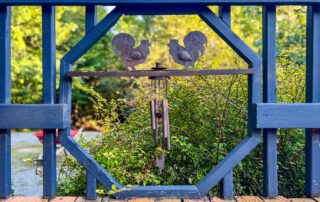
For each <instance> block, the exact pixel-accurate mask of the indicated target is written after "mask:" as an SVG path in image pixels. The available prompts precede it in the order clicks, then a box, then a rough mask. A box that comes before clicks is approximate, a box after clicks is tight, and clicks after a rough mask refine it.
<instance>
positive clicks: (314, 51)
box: [299, 6, 320, 197]
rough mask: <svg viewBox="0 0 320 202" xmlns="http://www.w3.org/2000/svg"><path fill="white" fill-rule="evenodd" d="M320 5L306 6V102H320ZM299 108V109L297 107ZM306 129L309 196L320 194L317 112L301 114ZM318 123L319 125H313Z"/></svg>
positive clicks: (306, 190) (319, 135)
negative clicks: (307, 122)
mask: <svg viewBox="0 0 320 202" xmlns="http://www.w3.org/2000/svg"><path fill="white" fill-rule="evenodd" d="M319 39H320V7H319V6H313V7H308V10H307V53H306V56H307V65H306V67H307V70H306V102H307V103H314V102H316V103H319V102H320V44H319ZM299 110H301V109H300V108H299ZM303 117H304V118H305V120H304V121H305V122H306V121H308V120H309V124H305V125H304V126H303V127H304V128H309V129H306V141H305V142H306V149H305V152H306V176H305V180H306V184H305V193H306V195H307V196H309V197H319V196H320V172H319V171H320V158H319V153H320V145H319V142H320V131H319V130H311V129H310V128H320V125H319V124H316V123H319V122H318V119H317V118H318V116H317V112H316V111H313V112H311V110H310V113H309V114H303ZM314 125H319V126H314Z"/></svg>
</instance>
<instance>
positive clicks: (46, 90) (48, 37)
mask: <svg viewBox="0 0 320 202" xmlns="http://www.w3.org/2000/svg"><path fill="white" fill-rule="evenodd" d="M55 35H56V31H55V7H54V6H43V7H42V47H43V52H42V54H43V55H42V56H43V91H42V93H43V94H42V97H43V103H44V104H55V103H56V36H55ZM56 187H57V172H56V129H43V197H45V198H53V197H55V195H56V189H57V188H56Z"/></svg>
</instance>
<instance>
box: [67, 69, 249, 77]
mask: <svg viewBox="0 0 320 202" xmlns="http://www.w3.org/2000/svg"><path fill="white" fill-rule="evenodd" d="M253 73H254V70H253V69H210V70H166V71H153V70H137V71H99V72H95V71H89V72H81V71H69V72H68V76H69V77H82V76H93V77H131V76H133V77H144V76H162V77H166V76H206V75H233V74H235V75H239V74H242V75H248V74H253Z"/></svg>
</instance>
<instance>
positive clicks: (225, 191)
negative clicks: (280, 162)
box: [219, 5, 233, 199]
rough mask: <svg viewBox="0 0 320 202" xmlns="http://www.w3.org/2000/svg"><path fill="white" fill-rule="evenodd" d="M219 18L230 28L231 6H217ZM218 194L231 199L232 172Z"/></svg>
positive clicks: (225, 179)
mask: <svg viewBox="0 0 320 202" xmlns="http://www.w3.org/2000/svg"><path fill="white" fill-rule="evenodd" d="M219 17H220V18H221V20H223V22H224V23H226V25H228V27H230V28H231V6H230V5H224V6H219ZM220 192H221V194H220V195H221V197H222V198H223V199H232V198H233V172H232V171H230V172H229V173H228V174H227V175H226V176H225V177H224V178H223V179H222V180H221V183H220Z"/></svg>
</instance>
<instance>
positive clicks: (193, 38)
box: [183, 31, 208, 55]
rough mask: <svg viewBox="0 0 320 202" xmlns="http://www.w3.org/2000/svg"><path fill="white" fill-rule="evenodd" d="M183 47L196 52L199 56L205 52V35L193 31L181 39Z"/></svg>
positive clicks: (206, 41) (206, 40)
mask: <svg viewBox="0 0 320 202" xmlns="http://www.w3.org/2000/svg"><path fill="white" fill-rule="evenodd" d="M183 42H184V45H185V47H186V49H188V50H198V51H199V52H200V54H201V55H203V53H204V51H205V45H207V43H208V39H207V37H206V35H204V34H203V33H202V32H199V31H193V32H190V33H189V34H187V35H186V36H185V37H184V39H183Z"/></svg>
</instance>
